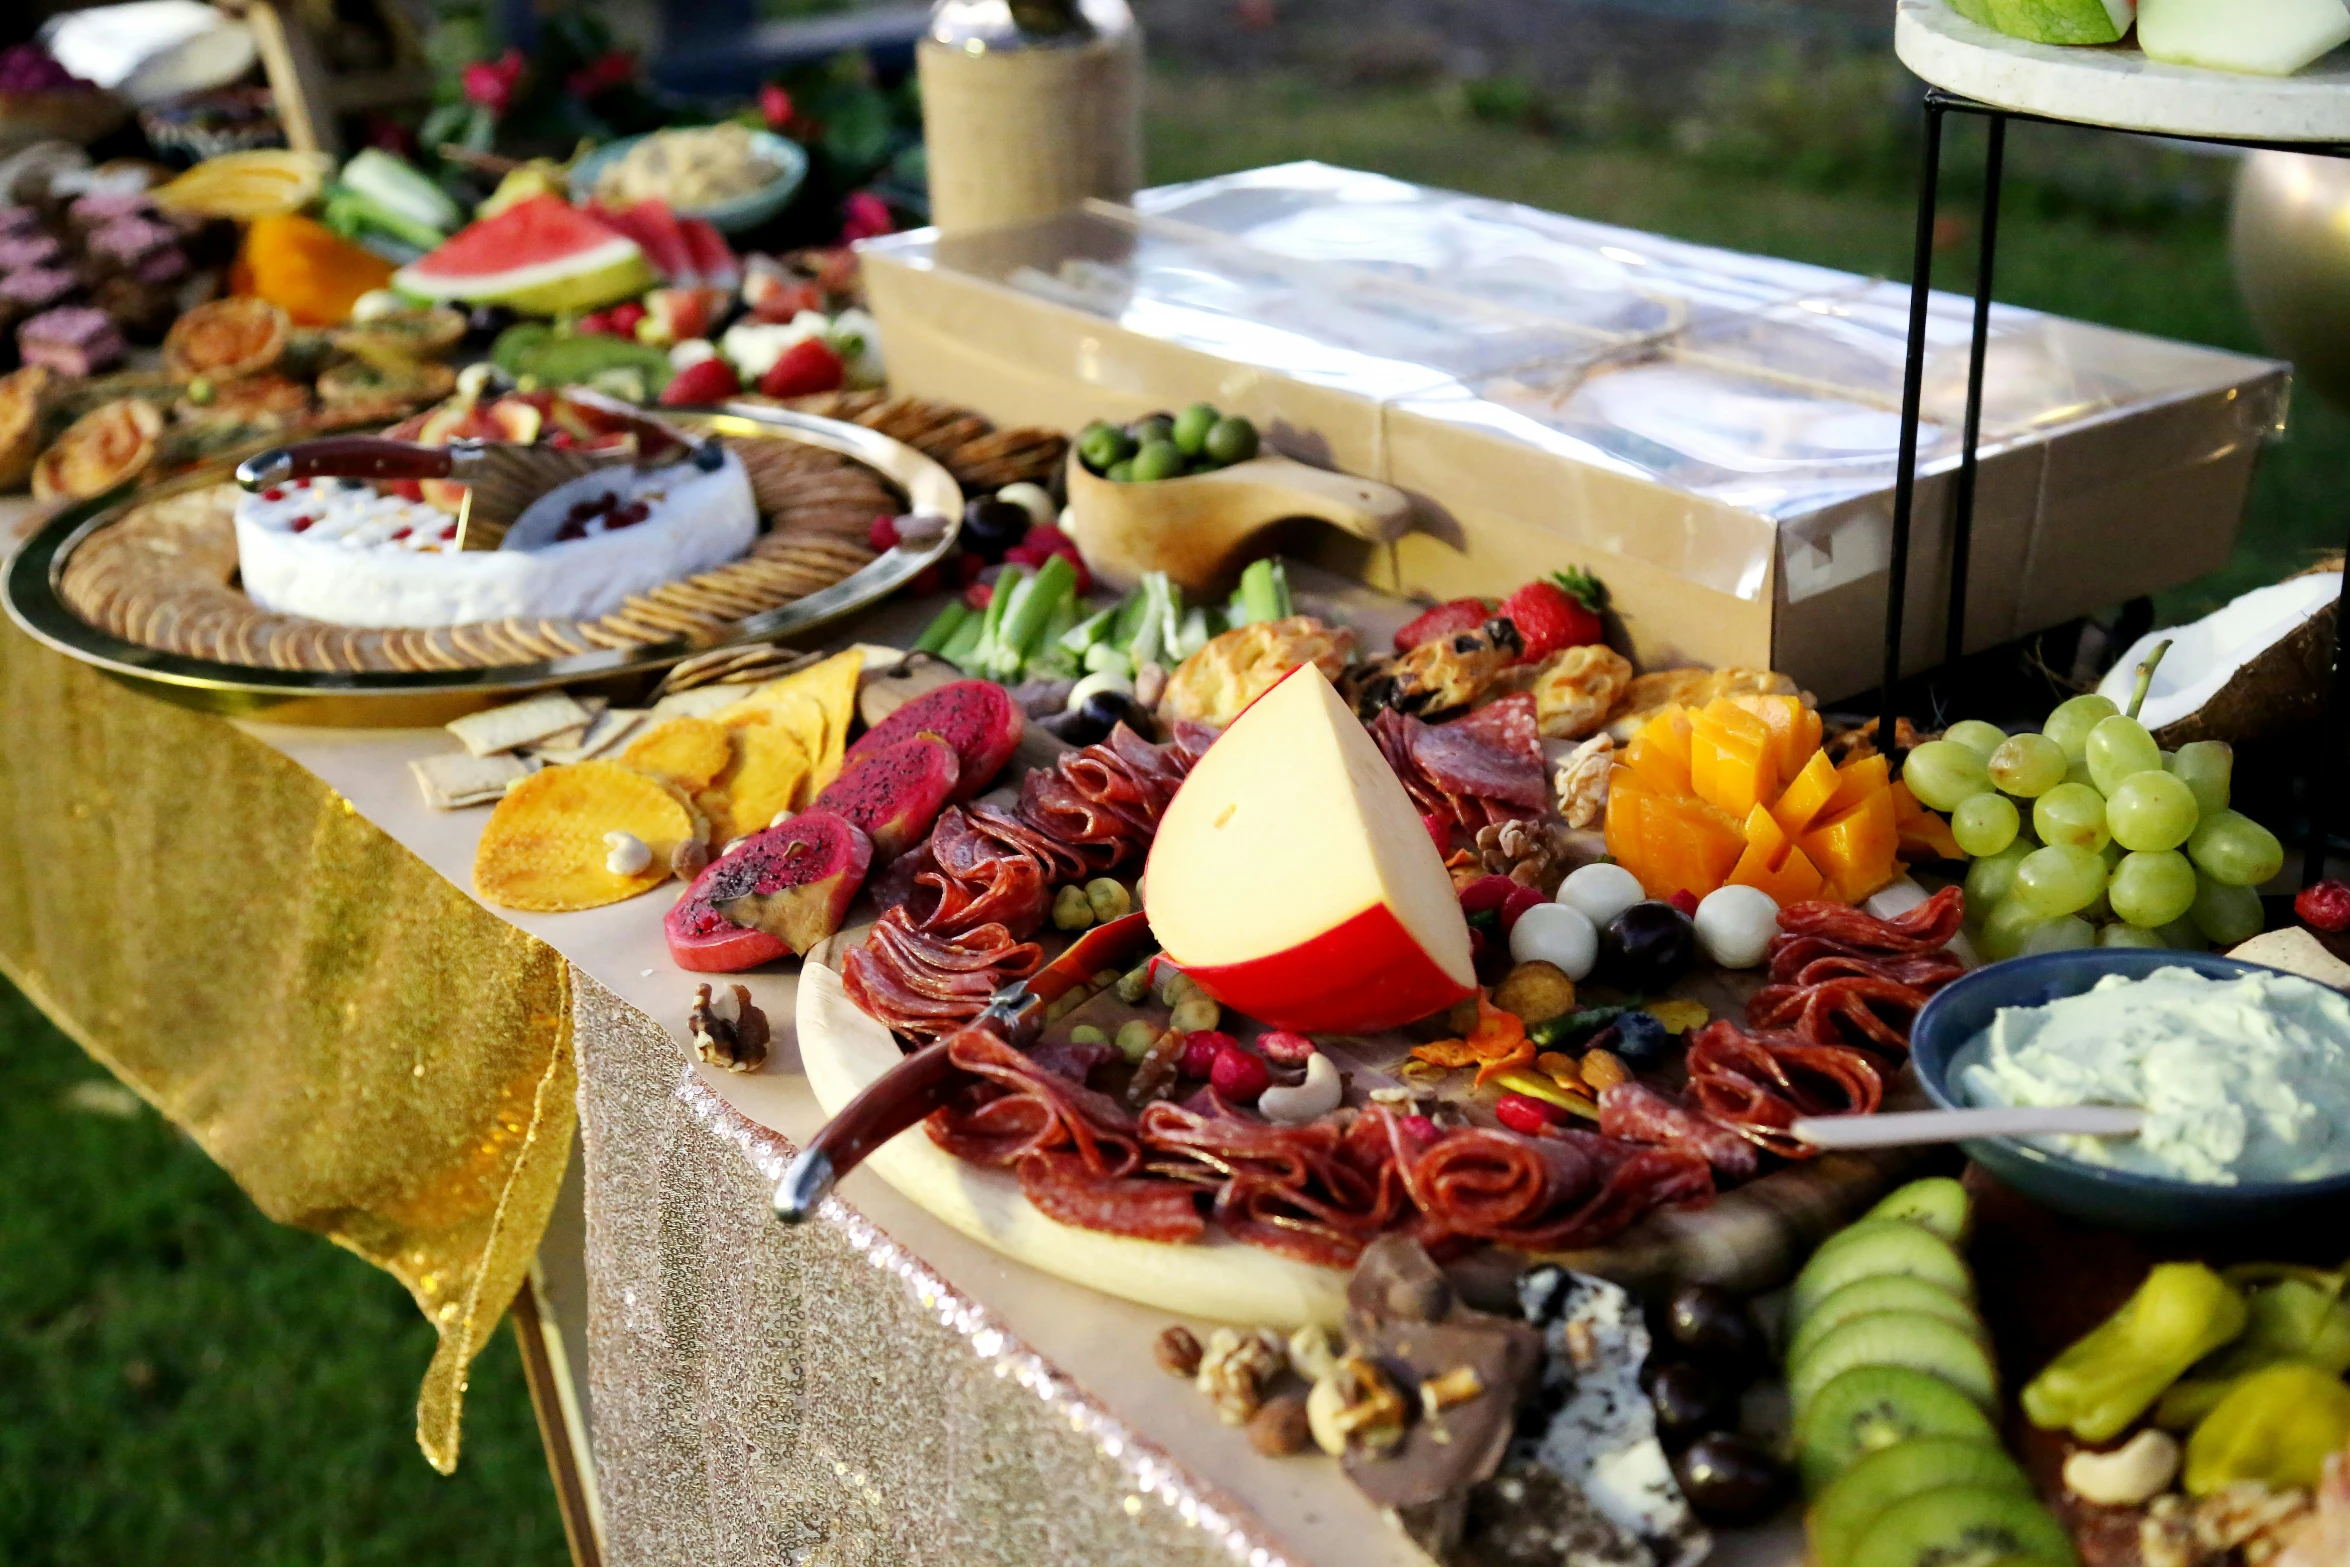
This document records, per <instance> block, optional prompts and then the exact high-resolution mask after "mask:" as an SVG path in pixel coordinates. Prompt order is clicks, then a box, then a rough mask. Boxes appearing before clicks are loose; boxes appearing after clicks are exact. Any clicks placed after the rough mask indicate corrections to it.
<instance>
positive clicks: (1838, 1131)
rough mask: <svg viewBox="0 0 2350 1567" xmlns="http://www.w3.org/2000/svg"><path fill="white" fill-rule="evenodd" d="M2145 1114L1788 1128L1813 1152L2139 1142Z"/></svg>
mask: <svg viewBox="0 0 2350 1567" xmlns="http://www.w3.org/2000/svg"><path fill="white" fill-rule="evenodd" d="M2145 1125H2146V1112H2145V1111H2143V1110H2141V1109H2138V1108H2137V1107H2136V1106H2134V1105H2041V1106H2026V1107H2017V1108H2006V1109H1997V1110H1899V1111H1894V1112H1891V1113H1889V1114H1879V1115H1834V1116H1830V1115H1811V1116H1805V1117H1803V1118H1801V1119H1800V1120H1798V1121H1797V1122H1796V1123H1795V1124H1794V1125H1793V1126H1792V1127H1790V1128H1789V1130H1791V1131H1792V1132H1794V1134H1795V1135H1796V1136H1797V1137H1799V1138H1801V1139H1802V1140H1803V1141H1805V1142H1807V1143H1809V1144H1811V1145H1812V1146H1813V1147H1814V1148H1830V1149H1838V1148H1906V1147H1911V1146H1914V1145H1917V1144H1921V1143H1955V1142H1963V1141H1968V1140H1971V1139H1974V1138H1978V1137H2062V1136H2074V1137H2135V1136H2137V1135H2138V1133H2139V1132H2140V1131H2141V1130H2142V1129H2143V1128H2144V1127H2145Z"/></svg>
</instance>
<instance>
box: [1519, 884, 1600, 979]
mask: <svg viewBox="0 0 2350 1567" xmlns="http://www.w3.org/2000/svg"><path fill="white" fill-rule="evenodd" d="M1510 961H1511V962H1513V963H1554V964H1556V965H1558V967H1559V968H1560V969H1561V970H1563V971H1564V972H1565V974H1566V976H1567V978H1569V979H1575V980H1580V979H1583V978H1585V977H1587V976H1588V975H1589V974H1590V973H1591V965H1592V964H1594V963H1596V962H1597V961H1599V927H1598V926H1596V925H1594V924H1592V923H1591V921H1590V920H1588V919H1586V918H1584V915H1583V911H1582V910H1581V909H1578V908H1576V907H1574V906H1573V905H1572V904H1566V903H1537V904H1535V905H1534V907H1532V908H1530V909H1528V910H1527V911H1526V912H1525V913H1523V914H1521V915H1519V916H1518V923H1517V924H1515V925H1513V926H1511V927H1510Z"/></svg>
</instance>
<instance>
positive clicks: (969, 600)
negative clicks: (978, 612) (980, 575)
mask: <svg viewBox="0 0 2350 1567" xmlns="http://www.w3.org/2000/svg"><path fill="white" fill-rule="evenodd" d="M994 601H995V588H994V587H993V586H992V585H991V584H989V583H985V582H974V583H972V584H971V585H970V586H969V587H967V588H965V589H964V590H963V602H964V603H966V604H968V605H970V606H971V607H972V608H973V609H985V608H987V606H988V605H989V604H991V603H993V602H994Z"/></svg>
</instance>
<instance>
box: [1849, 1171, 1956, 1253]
mask: <svg viewBox="0 0 2350 1567" xmlns="http://www.w3.org/2000/svg"><path fill="white" fill-rule="evenodd" d="M1974 1206H1975V1205H1974V1202H1973V1200H1972V1199H1970V1198H1969V1197H1968V1196H1967V1194H1966V1188H1965V1187H1963V1186H1961V1185H1959V1184H1958V1182H1956V1181H1954V1180H1952V1179H1951V1178H1950V1177H1949V1176H1947V1175H1936V1176H1931V1177H1929V1178H1928V1179H1926V1180H1922V1181H1912V1182H1910V1183H1909V1184H1908V1185H1907V1186H1903V1187H1898V1188H1896V1189H1895V1190H1894V1191H1893V1192H1892V1193H1891V1194H1890V1195H1889V1196H1887V1197H1886V1198H1885V1200H1884V1201H1883V1202H1880V1203H1878V1204H1877V1205H1876V1206H1875V1207H1874V1208H1871V1209H1870V1210H1869V1211H1868V1212H1866V1213H1864V1214H1862V1215H1861V1220H1862V1222H1863V1223H1866V1222H1867V1221H1868V1220H1870V1219H1899V1220H1901V1221H1902V1222H1904V1223H1907V1224H1922V1225H1924V1226H1925V1227H1926V1228H1927V1229H1929V1230H1932V1231H1933V1232H1934V1233H1935V1234H1936V1235H1939V1236H1941V1237H1942V1238H1943V1239H1944V1240H1946V1241H1948V1242H1950V1244H1951V1245H1953V1246H1964V1245H1965V1244H1966V1238H1967V1232H1968V1230H1969V1229H1970V1228H1972V1226H1973V1222H1974Z"/></svg>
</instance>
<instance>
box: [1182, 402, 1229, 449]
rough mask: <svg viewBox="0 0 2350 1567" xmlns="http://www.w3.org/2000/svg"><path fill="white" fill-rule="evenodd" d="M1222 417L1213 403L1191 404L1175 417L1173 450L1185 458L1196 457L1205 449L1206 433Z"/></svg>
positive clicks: (1206, 442)
mask: <svg viewBox="0 0 2350 1567" xmlns="http://www.w3.org/2000/svg"><path fill="white" fill-rule="evenodd" d="M1223 417H1224V416H1223V415H1222V414H1220V413H1218V412H1216V405H1215V404H1213V403H1193V404H1192V405H1191V406H1190V407H1189V408H1186V409H1184V410H1183V412H1181V413H1179V414H1177V415H1176V416H1175V429H1174V437H1175V449H1176V450H1177V451H1179V452H1181V453H1182V454H1183V455H1184V456H1186V457H1197V456H1198V455H1199V454H1200V453H1201V452H1202V451H1204V450H1206V448H1207V444H1208V432H1209V431H1210V430H1213V429H1214V428H1215V427H1216V421H1217V420H1219V419H1221V418H1223Z"/></svg>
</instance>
